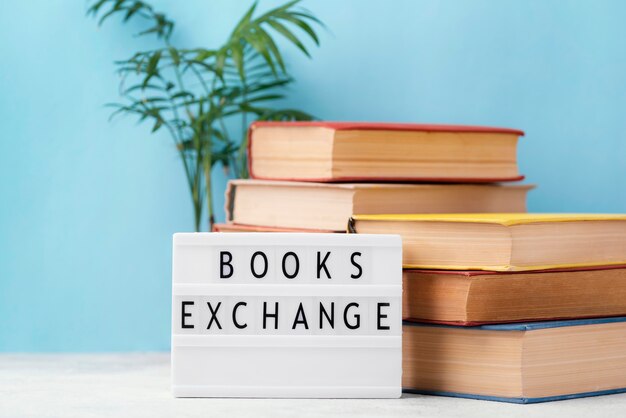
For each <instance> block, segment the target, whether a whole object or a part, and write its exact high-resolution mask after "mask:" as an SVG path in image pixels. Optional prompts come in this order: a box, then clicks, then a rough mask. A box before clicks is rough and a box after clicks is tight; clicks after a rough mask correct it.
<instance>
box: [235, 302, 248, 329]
mask: <svg viewBox="0 0 626 418" xmlns="http://www.w3.org/2000/svg"><path fill="white" fill-rule="evenodd" d="M242 305H243V306H248V304H247V303H246V302H238V303H236V304H235V306H234V307H233V324H235V326H236V327H237V328H238V329H244V328H245V327H247V326H248V324H243V325H239V322H237V308H239V307H240V306H242Z"/></svg>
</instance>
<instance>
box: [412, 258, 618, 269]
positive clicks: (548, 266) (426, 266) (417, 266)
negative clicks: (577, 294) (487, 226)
mask: <svg viewBox="0 0 626 418" xmlns="http://www.w3.org/2000/svg"><path fill="white" fill-rule="evenodd" d="M625 264H626V260H624V261H616V262H611V263H570V264H543V265H536V266H511V265H505V266H502V265H499V266H457V265H455V266H452V265H437V264H402V268H403V269H405V270H452V271H465V270H479V271H502V272H507V271H534V270H553V269H576V268H580V267H610V266H620V265H625Z"/></svg>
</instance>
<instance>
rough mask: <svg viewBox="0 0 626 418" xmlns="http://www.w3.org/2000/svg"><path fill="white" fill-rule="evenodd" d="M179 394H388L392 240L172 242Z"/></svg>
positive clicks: (392, 347) (395, 386) (215, 238)
mask: <svg viewBox="0 0 626 418" xmlns="http://www.w3.org/2000/svg"><path fill="white" fill-rule="evenodd" d="M172 295H173V297H172V390H173V393H174V395H175V396H177V397H291V398H293V397H297V398H370V397H371V398H395V397H399V396H400V393H401V378H402V314H401V299H402V298H401V296H402V245H401V240H400V237H399V236H398V235H359V234H309V233H306V234H296V233H237V234H227V233H180V234H175V235H174V260H173V288H172Z"/></svg>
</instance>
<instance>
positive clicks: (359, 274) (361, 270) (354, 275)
mask: <svg viewBox="0 0 626 418" xmlns="http://www.w3.org/2000/svg"><path fill="white" fill-rule="evenodd" d="M357 255H358V256H359V257H360V256H361V253H359V252H355V253H352V255H351V256H350V262H351V263H352V265H353V266H354V267H356V268H357V269H359V272H358V273H357V274H351V275H350V277H352V278H353V279H358V278H359V277H361V275H362V274H363V269H361V266H360V265H359V263H357V262H356V261H354V257H355V256H357Z"/></svg>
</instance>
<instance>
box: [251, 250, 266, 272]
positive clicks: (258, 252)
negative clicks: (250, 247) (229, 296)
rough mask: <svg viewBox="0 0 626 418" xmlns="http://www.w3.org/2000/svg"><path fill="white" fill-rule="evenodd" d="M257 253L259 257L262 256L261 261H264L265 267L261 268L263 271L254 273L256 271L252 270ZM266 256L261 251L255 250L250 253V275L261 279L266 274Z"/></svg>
mask: <svg viewBox="0 0 626 418" xmlns="http://www.w3.org/2000/svg"><path fill="white" fill-rule="evenodd" d="M257 255H260V256H261V257H263V262H264V263H265V267H264V268H263V273H261V274H256V271H255V270H254V259H255V258H256V256H257ZM267 267H268V265H267V257H266V256H265V254H264V253H262V252H261V251H257V252H256V253H254V254H252V258H251V259H250V270H252V275H253V276H254V277H256V278H257V279H262V278H263V276H265V275H266V274H267Z"/></svg>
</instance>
